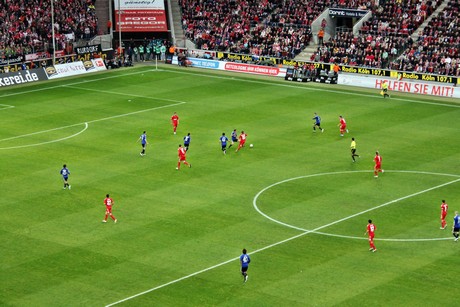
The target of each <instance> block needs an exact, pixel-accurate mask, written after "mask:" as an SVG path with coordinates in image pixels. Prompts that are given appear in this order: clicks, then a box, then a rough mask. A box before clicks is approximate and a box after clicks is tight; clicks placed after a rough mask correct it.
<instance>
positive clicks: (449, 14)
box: [391, 0, 460, 76]
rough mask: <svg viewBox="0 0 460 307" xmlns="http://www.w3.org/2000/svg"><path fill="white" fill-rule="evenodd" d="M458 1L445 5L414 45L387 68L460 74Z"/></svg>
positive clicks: (454, 0)
mask: <svg viewBox="0 0 460 307" xmlns="http://www.w3.org/2000/svg"><path fill="white" fill-rule="evenodd" d="M459 12H460V0H450V1H449V2H448V4H447V6H446V7H445V8H444V9H443V10H442V11H441V12H440V13H439V14H438V15H437V16H435V17H434V18H433V19H431V20H430V22H429V23H428V25H427V26H426V27H425V28H424V29H423V31H422V33H421V35H419V37H418V39H417V41H416V42H414V43H413V44H412V45H411V46H409V47H408V48H407V49H406V50H405V52H404V53H403V54H402V55H401V56H400V57H399V58H398V59H397V60H396V61H394V62H393V63H392V65H391V68H393V69H398V70H403V71H414V72H418V73H435V74H441V75H450V76H459V75H460V55H459V46H460V35H459V29H460V19H459Z"/></svg>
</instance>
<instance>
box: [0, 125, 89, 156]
mask: <svg viewBox="0 0 460 307" xmlns="http://www.w3.org/2000/svg"><path fill="white" fill-rule="evenodd" d="M80 125H81V124H80ZM72 126H77V125H71V126H67V127H72ZM67 127H61V128H55V129H50V130H48V131H53V130H59V129H64V128H67ZM86 129H88V123H85V128H83V130H81V131H79V132H77V133H75V134H72V135H69V136H66V137H64V138H60V139H57V140H52V141H47V142H41V143H35V144H28V145H20V146H13V147H3V148H2V147H0V150H4V149H18V148H25V147H32V146H40V145H45V144H50V143H56V142H60V141H64V140H67V139H70V138H73V137H76V136H77V135H79V134H80V133H83V132H85V130H86ZM48 131H46V132H48ZM39 133H44V132H43V131H40V132H34V133H29V134H28V135H34V134H39ZM16 138H18V137H12V138H9V139H16ZM5 140H8V139H3V140H0V142H1V141H5Z"/></svg>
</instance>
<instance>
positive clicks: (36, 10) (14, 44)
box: [0, 0, 98, 57]
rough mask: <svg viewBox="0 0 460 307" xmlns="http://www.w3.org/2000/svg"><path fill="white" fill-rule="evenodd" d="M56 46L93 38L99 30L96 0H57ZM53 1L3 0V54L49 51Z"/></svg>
mask: <svg viewBox="0 0 460 307" xmlns="http://www.w3.org/2000/svg"><path fill="white" fill-rule="evenodd" d="M54 30H55V37H56V49H65V47H66V43H67V42H68V41H70V40H74V39H90V38H91V37H93V36H94V35H96V34H97V31H98V26H97V16H96V13H95V7H94V2H93V0H59V1H55V2H54ZM51 33H52V28H51V4H50V1H44V0H5V1H2V2H0V52H1V54H0V56H2V57H13V56H15V55H17V54H27V53H33V52H41V51H48V50H50V48H52V39H51V36H52V34H51Z"/></svg>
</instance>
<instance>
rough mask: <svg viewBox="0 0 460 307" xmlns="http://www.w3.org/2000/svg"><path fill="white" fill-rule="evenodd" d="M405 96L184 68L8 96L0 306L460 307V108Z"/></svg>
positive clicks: (61, 83)
mask: <svg viewBox="0 0 460 307" xmlns="http://www.w3.org/2000/svg"><path fill="white" fill-rule="evenodd" d="M390 94H391V98H390V99H383V98H382V96H380V95H379V93H378V91H376V90H366V89H359V88H350V87H341V86H338V85H325V84H317V83H303V84H298V83H293V82H286V81H284V80H281V79H273V78H265V77H257V76H251V75H242V74H229V73H222V72H221V73H219V72H213V71H210V70H199V69H194V68H179V67H173V66H171V65H169V66H160V67H159V69H155V67H152V66H142V67H135V68H130V69H120V70H112V71H107V72H103V73H97V74H92V75H87V76H84V77H79V78H69V79H61V80H58V81H50V82H46V83H39V84H34V85H28V86H20V87H15V88H5V89H2V90H0V121H1V123H2V125H1V126H2V129H0V172H1V181H0V187H1V196H2V201H1V202H0V208H1V211H2V215H1V217H0V241H1V245H2V249H1V250H2V251H1V262H0V286H1V289H0V305H1V306H237V305H239V306H364V305H374V306H456V303H455V301H456V300H457V299H456V297H455V294H456V292H457V288H458V286H457V283H458V281H457V278H456V277H457V273H456V272H457V270H458V265H459V259H460V258H459V256H458V255H459V251H460V243H455V242H454V240H453V236H452V233H451V226H452V220H453V216H454V211H456V210H459V211H460V189H459V187H460V162H459V161H460V153H459V150H458V148H459V147H458V135H459V131H460V129H459V128H460V123H459V118H460V104H459V101H458V100H455V99H441V98H436V97H422V96H413V95H405V94H399V93H390ZM174 112H177V114H178V115H179V117H180V122H179V126H178V130H177V134H176V135H175V134H173V130H172V125H171V116H172V114H173V113H174ZM314 112H317V113H318V114H319V115H320V116H321V118H322V127H323V128H324V129H325V131H324V132H323V133H321V132H319V131H318V132H316V133H313V129H312V125H313V120H312V118H313V116H314ZM339 115H342V116H343V117H344V118H345V119H346V121H347V124H348V129H349V133H347V134H345V135H344V136H343V137H341V136H340V133H339V128H338V126H337V125H338V123H339ZM233 129H237V131H238V132H241V131H242V130H244V131H245V132H246V133H247V135H248V139H247V143H246V146H245V147H244V148H243V149H242V150H240V151H239V152H238V153H236V152H235V149H236V145H234V146H233V147H231V148H230V149H229V150H227V154H226V155H224V154H223V153H222V151H221V146H220V142H219V137H220V136H221V135H222V133H223V132H225V133H226V135H227V136H228V137H230V133H231V132H232V130H233ZM144 130H145V131H146V132H147V138H148V142H149V143H150V144H149V145H147V147H146V155H145V156H141V155H140V154H139V153H140V151H141V145H140V143H139V142H138V139H139V137H140V135H141V134H142V132H143V131H144ZM189 132H190V134H191V138H192V140H191V145H190V149H189V151H188V153H187V161H189V162H190V163H191V164H192V165H193V167H191V168H188V167H185V165H182V166H181V169H180V170H176V166H177V148H178V145H179V144H182V143H183V137H184V136H185V135H187V133H189ZM352 137H354V138H355V139H356V142H357V153H358V154H359V155H360V157H359V158H357V161H356V162H355V163H353V162H352V159H351V156H350V143H351V138H352ZM248 144H253V145H254V147H253V148H250V147H249V146H247V145H248ZM377 150H378V151H379V152H380V154H381V155H382V158H383V162H382V167H383V169H384V170H385V172H384V173H383V174H380V175H379V178H374V174H373V166H374V163H373V158H374V154H375V151H377ZM63 164H67V167H68V168H69V170H70V172H71V174H70V177H69V183H70V184H71V189H70V190H69V189H63V183H62V177H61V175H60V174H59V172H60V170H61V168H62V165H63ZM107 193H109V194H110V197H112V198H113V200H114V202H115V204H114V206H113V214H114V215H115V216H116V218H117V219H118V222H117V223H113V221H112V220H111V219H110V218H109V220H108V222H107V223H102V220H103V218H104V215H105V206H104V204H103V200H104V198H105V195H106V194H107ZM442 199H445V200H446V201H447V203H448V204H449V213H448V216H447V221H448V226H447V228H446V229H445V230H441V229H440V226H441V224H440V205H441V200H442ZM368 219H372V220H373V222H374V224H375V225H376V227H377V230H376V239H375V244H376V247H377V249H378V251H377V252H375V253H371V252H369V243H368V241H367V236H366V235H365V234H364V233H365V231H366V225H367V221H368ZM243 248H246V249H247V250H248V253H249V255H250V256H251V263H250V265H249V271H248V273H249V279H248V281H247V282H246V283H243V277H242V276H241V273H240V263H239V260H238V258H239V256H240V254H241V251H242V249H243Z"/></svg>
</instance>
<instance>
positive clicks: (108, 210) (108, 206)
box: [102, 194, 118, 223]
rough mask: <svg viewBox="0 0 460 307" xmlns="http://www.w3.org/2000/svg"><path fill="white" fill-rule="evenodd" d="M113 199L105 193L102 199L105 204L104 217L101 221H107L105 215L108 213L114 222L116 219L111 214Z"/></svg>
mask: <svg viewBox="0 0 460 307" xmlns="http://www.w3.org/2000/svg"><path fill="white" fill-rule="evenodd" d="M113 203H114V202H113V199H111V198H110V195H109V194H107V195H106V196H105V199H104V205H105V218H104V219H103V220H102V222H103V223H107V217H108V216H109V215H110V217H111V218H112V220H113V221H114V222H115V223H116V222H117V221H118V220H117V219H116V218H115V217H114V216H113V214H112V206H113Z"/></svg>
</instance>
